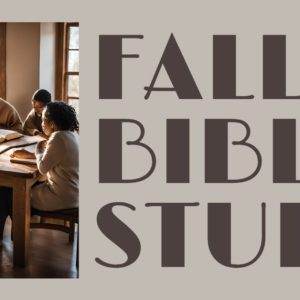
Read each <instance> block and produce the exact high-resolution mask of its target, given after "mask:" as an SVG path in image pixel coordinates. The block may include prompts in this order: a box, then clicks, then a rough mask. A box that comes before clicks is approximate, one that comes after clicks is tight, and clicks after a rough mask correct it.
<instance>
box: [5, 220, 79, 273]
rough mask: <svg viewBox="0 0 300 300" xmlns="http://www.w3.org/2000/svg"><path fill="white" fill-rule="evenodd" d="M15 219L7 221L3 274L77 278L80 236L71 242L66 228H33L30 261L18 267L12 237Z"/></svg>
mask: <svg viewBox="0 0 300 300" xmlns="http://www.w3.org/2000/svg"><path fill="white" fill-rule="evenodd" d="M10 229H11V222H10V220H9V221H7V223H6V227H5V235H4V240H3V244H2V246H0V278H77V277H78V272H77V269H76V240H75V241H74V244H73V245H72V244H70V243H69V242H68V235H67V234H66V233H64V232H59V231H55V230H46V229H31V231H30V251H29V264H28V266H27V267H26V268H14V267H13V264H12V255H13V251H12V250H13V244H12V242H11V239H10Z"/></svg>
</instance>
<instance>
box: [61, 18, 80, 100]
mask: <svg viewBox="0 0 300 300" xmlns="http://www.w3.org/2000/svg"><path fill="white" fill-rule="evenodd" d="M71 27H79V23H78V22H70V23H66V29H65V30H66V33H65V39H66V41H65V44H66V47H65V66H64V74H63V77H64V78H63V80H64V99H65V100H66V101H67V102H69V100H79V97H72V96H69V95H68V76H72V75H75V76H79V71H78V72H74V71H69V70H68V64H69V51H78V53H79V48H78V49H71V50H70V48H69V44H70V43H69V42H70V39H69V35H70V28H71Z"/></svg>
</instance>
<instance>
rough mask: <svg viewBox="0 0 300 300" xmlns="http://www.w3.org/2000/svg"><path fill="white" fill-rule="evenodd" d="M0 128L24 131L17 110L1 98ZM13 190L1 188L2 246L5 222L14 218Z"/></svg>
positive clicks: (0, 224) (0, 232)
mask: <svg viewBox="0 0 300 300" xmlns="http://www.w3.org/2000/svg"><path fill="white" fill-rule="evenodd" d="M0 128H2V129H10V130H15V131H19V132H21V131H22V122H21V119H20V116H19V114H18V112H17V111H16V109H15V108H14V107H13V106H12V105H10V104H9V103H8V102H6V101H5V100H3V99H1V98H0ZM11 199H12V190H11V188H7V187H0V245H1V243H2V238H3V230H4V226H5V221H6V219H7V217H8V216H12V207H11Z"/></svg>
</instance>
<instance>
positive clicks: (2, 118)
mask: <svg viewBox="0 0 300 300" xmlns="http://www.w3.org/2000/svg"><path fill="white" fill-rule="evenodd" d="M0 128H3V129H10V130H15V131H19V132H21V131H22V122H21V119H20V116H19V114H18V112H17V111H16V109H15V108H14V107H13V106H12V105H10V104H9V103H8V102H6V101H5V100H3V99H1V98H0Z"/></svg>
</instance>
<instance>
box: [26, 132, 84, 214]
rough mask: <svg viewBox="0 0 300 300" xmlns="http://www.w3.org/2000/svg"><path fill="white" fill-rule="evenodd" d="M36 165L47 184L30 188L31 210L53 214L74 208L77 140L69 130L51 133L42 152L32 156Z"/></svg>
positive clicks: (77, 162) (77, 160)
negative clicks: (45, 176)
mask: <svg viewBox="0 0 300 300" xmlns="http://www.w3.org/2000/svg"><path fill="white" fill-rule="evenodd" d="M36 157H37V166H38V169H39V171H40V173H41V174H46V175H47V181H46V182H45V183H43V184H40V185H36V186H34V187H33V188H32V201H31V204H32V206H33V207H34V208H37V209H40V210H45V211H54V210H60V209H68V208H74V207H78V201H79V199H78V198H79V197H78V194H79V138H78V134H77V133H75V132H71V131H56V132H54V133H53V134H52V135H51V136H50V138H49V140H48V142H47V145H46V148H45V151H44V152H43V153H42V154H41V153H36Z"/></svg>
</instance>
